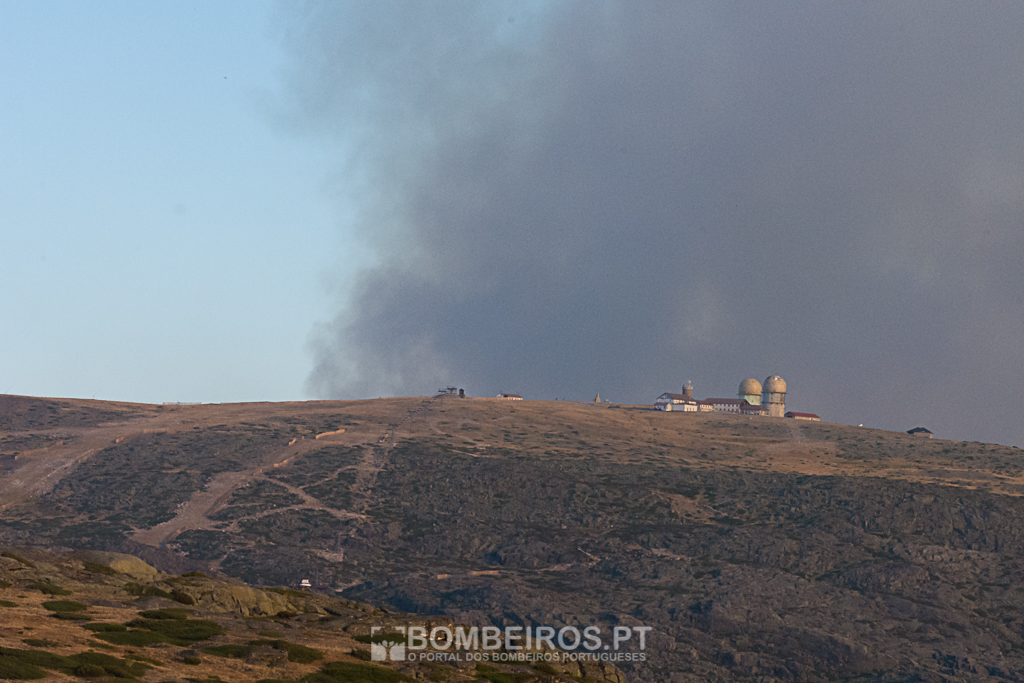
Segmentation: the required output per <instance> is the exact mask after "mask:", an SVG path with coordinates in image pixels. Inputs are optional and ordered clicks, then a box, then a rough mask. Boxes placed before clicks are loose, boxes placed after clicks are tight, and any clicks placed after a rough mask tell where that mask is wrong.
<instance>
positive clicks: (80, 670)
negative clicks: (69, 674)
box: [74, 664, 107, 678]
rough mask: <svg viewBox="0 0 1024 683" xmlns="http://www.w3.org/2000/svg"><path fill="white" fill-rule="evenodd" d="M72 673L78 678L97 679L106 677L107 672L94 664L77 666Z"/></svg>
mask: <svg viewBox="0 0 1024 683" xmlns="http://www.w3.org/2000/svg"><path fill="white" fill-rule="evenodd" d="M74 671H75V675H76V676H78V677H79V678H99V677H100V676H106V675H107V670H106V669H104V668H103V667H102V666H98V665H96V664H79V665H78V666H76V667H75V669H74Z"/></svg>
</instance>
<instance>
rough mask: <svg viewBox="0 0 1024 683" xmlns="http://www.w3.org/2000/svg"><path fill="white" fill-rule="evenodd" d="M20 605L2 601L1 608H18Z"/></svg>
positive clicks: (0, 602) (0, 601)
mask: <svg viewBox="0 0 1024 683" xmlns="http://www.w3.org/2000/svg"><path fill="white" fill-rule="evenodd" d="M17 606H18V603H16V602H11V601H10V600H0V607H17Z"/></svg>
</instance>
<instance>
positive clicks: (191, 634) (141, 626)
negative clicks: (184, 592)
mask: <svg viewBox="0 0 1024 683" xmlns="http://www.w3.org/2000/svg"><path fill="white" fill-rule="evenodd" d="M127 626H129V627H130V628H132V629H135V630H132V631H128V632H127V633H101V634H100V635H99V636H97V637H98V638H102V639H103V640H105V641H107V642H109V643H114V644H115V645H138V646H143V647H144V646H149V645H153V644H156V643H170V644H171V645H181V646H185V645H191V644H192V643H195V642H198V641H200V640H207V639H208V638H212V637H214V636H221V635H224V633H225V631H224V628H223V627H222V626H220V625H219V624H216V623H214V622H212V621H203V620H201V619H185V620H178V619H133V620H132V621H130V622H128V624H127Z"/></svg>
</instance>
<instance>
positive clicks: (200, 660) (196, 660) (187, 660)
mask: <svg viewBox="0 0 1024 683" xmlns="http://www.w3.org/2000/svg"><path fill="white" fill-rule="evenodd" d="M181 661H183V662H185V663H186V664H191V665H192V666H195V665H196V664H202V663H203V658H202V657H194V656H189V657H182V658H181Z"/></svg>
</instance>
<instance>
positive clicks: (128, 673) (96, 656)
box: [68, 652, 153, 678]
mask: <svg viewBox="0 0 1024 683" xmlns="http://www.w3.org/2000/svg"><path fill="white" fill-rule="evenodd" d="M68 659H70V660H72V661H74V662H77V663H78V665H79V666H81V667H96V668H98V669H100V670H101V671H103V673H101V674H98V675H100V676H103V675H107V674H109V675H111V676H115V677H117V678H135V677H136V676H141V675H142V674H144V673H145V672H146V671H149V670H150V669H152V668H153V667H151V666H150V665H149V664H143V663H141V662H127V661H125V660H123V659H118V658H117V657H114V656H112V655H107V654H103V653H102V652H82V653H79V654H77V655H71V656H70V657H68ZM77 670H78V667H75V671H76V673H75V675H79V676H80V675H81V674H79V673H77Z"/></svg>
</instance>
